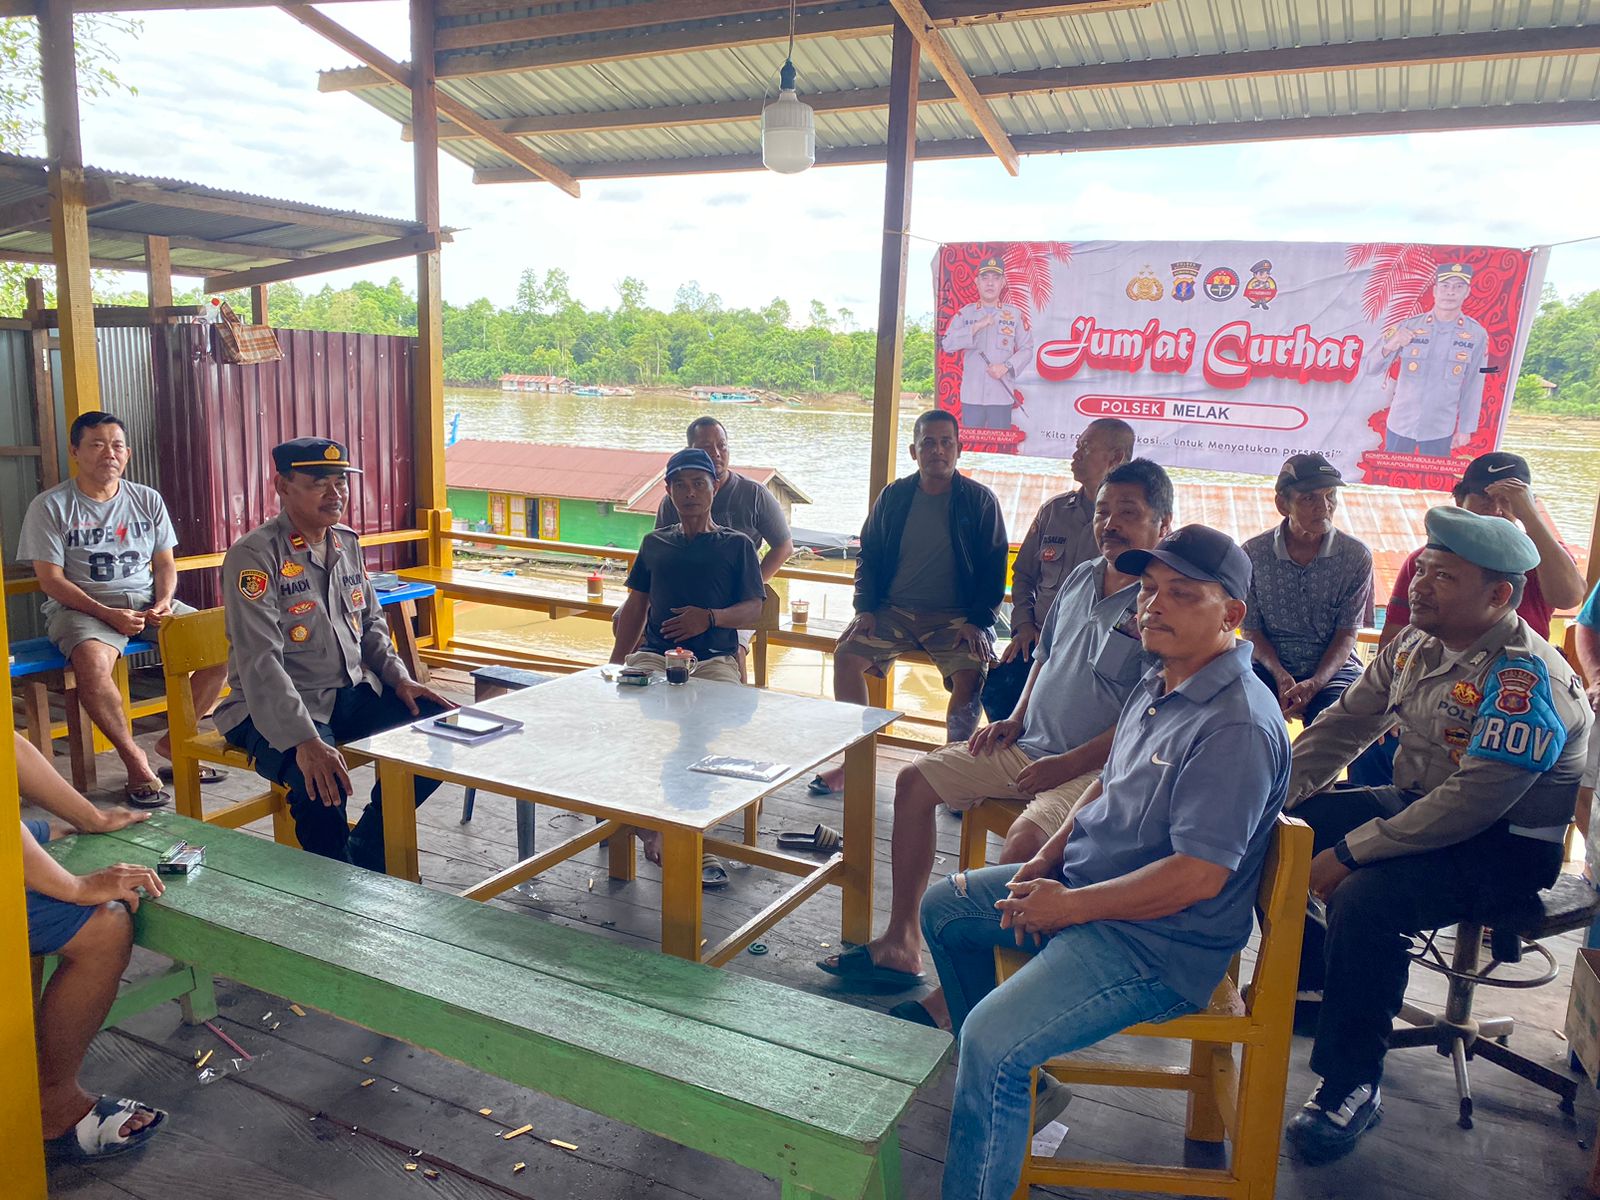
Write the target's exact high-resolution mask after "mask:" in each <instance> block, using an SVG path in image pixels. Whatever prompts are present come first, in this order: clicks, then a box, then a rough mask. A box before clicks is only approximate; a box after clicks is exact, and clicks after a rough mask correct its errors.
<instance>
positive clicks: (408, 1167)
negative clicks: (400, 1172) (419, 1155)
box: [406, 1163, 417, 1171]
mask: <svg viewBox="0 0 1600 1200" xmlns="http://www.w3.org/2000/svg"><path fill="white" fill-rule="evenodd" d="M416 1169H417V1164H416V1163H407V1164H406V1170H408V1171H415V1170H416Z"/></svg>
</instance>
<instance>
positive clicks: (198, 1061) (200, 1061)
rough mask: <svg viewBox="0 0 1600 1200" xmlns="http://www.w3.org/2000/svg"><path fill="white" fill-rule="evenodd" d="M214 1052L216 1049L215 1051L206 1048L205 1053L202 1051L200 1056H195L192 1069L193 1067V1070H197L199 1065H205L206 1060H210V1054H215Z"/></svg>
mask: <svg viewBox="0 0 1600 1200" xmlns="http://www.w3.org/2000/svg"><path fill="white" fill-rule="evenodd" d="M215 1053H216V1051H215V1050H207V1051H206V1052H205V1053H204V1054H202V1055H201V1056H200V1057H199V1058H197V1059H195V1062H194V1069H195V1070H196V1071H198V1070H199V1069H200V1068H201V1067H203V1066H205V1065H206V1064H207V1063H208V1062H210V1061H211V1056H212V1055H213V1054H215Z"/></svg>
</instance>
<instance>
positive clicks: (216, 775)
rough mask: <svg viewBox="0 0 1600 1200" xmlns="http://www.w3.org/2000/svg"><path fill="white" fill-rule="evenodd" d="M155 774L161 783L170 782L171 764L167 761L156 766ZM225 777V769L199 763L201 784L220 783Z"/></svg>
mask: <svg viewBox="0 0 1600 1200" xmlns="http://www.w3.org/2000/svg"><path fill="white" fill-rule="evenodd" d="M156 775H157V776H159V777H160V779H161V782H162V783H171V782H172V764H170V763H168V764H166V765H165V766H160V767H157V768H156ZM227 777H228V773H227V772H226V771H223V770H219V769H218V768H216V767H212V766H208V765H207V764H205V763H201V764H200V782H201V784H207V783H221V782H222V781H223V780H224V779H226V778H227Z"/></svg>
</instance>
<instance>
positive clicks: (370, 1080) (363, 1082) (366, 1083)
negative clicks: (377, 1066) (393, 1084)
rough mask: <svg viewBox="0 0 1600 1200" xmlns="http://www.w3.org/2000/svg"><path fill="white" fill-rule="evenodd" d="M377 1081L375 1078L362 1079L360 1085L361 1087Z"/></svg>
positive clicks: (369, 1085)
mask: <svg viewBox="0 0 1600 1200" xmlns="http://www.w3.org/2000/svg"><path fill="white" fill-rule="evenodd" d="M377 1082H378V1081H377V1080H376V1079H363V1080H362V1081H361V1086H362V1087H371V1086H372V1085H373V1084H375V1083H377Z"/></svg>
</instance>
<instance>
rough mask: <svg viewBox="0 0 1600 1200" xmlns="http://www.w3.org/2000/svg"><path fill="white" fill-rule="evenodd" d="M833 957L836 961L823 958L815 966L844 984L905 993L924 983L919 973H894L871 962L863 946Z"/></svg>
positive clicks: (922, 976)
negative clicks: (841, 980) (908, 989)
mask: <svg viewBox="0 0 1600 1200" xmlns="http://www.w3.org/2000/svg"><path fill="white" fill-rule="evenodd" d="M835 957H836V958H837V960H838V961H836V962H829V961H828V960H827V959H825V958H824V959H820V960H818V962H817V966H819V967H820V968H822V969H823V970H824V971H826V972H827V973H828V974H829V975H833V976H836V977H837V978H839V979H843V980H844V981H845V982H846V983H853V984H866V985H867V986H869V987H875V988H893V989H894V990H896V991H905V990H906V989H907V988H914V987H921V986H922V984H923V983H924V982H925V976H924V975H923V974H922V972H921V971H896V970H895V969H894V968H892V967H880V966H879V965H878V964H877V963H875V962H873V961H872V955H871V954H870V953H869V952H868V950H867V948H866V947H865V946H852V947H850V949H848V950H846V951H844V953H842V954H839V955H836V956H835Z"/></svg>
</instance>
